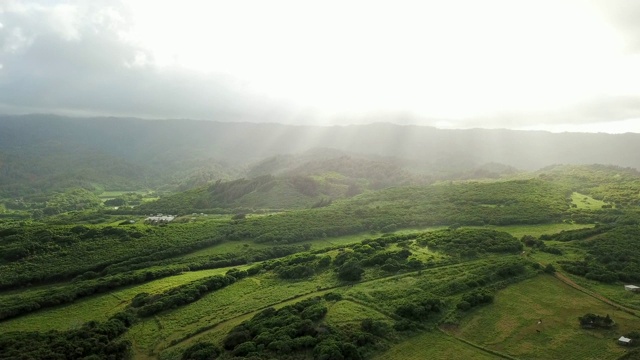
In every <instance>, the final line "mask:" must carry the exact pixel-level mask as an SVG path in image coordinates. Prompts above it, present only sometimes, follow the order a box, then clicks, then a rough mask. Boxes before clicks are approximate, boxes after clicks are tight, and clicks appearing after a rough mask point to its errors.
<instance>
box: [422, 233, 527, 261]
mask: <svg viewBox="0 0 640 360" xmlns="http://www.w3.org/2000/svg"><path fill="white" fill-rule="evenodd" d="M417 241H418V243H419V244H420V245H422V246H428V247H429V248H431V249H433V250H439V251H442V252H445V253H448V254H459V255H462V256H477V255H479V254H483V253H518V252H520V251H522V243H521V242H519V241H518V239H516V238H515V237H513V236H511V235H510V234H508V233H505V232H502V231H496V230H492V229H456V230H452V229H448V230H441V231H433V232H426V233H423V234H421V235H420V237H419V238H418V240H417Z"/></svg>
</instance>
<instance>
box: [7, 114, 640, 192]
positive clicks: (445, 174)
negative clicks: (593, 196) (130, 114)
mask: <svg viewBox="0 0 640 360" xmlns="http://www.w3.org/2000/svg"><path fill="white" fill-rule="evenodd" d="M317 148H323V149H333V150H328V152H329V154H333V155H327V156H317V155H314V156H311V155H309V154H308V153H307V154H305V152H307V151H309V150H310V149H317ZM334 151H337V152H339V153H341V154H342V155H343V156H348V157H350V158H351V159H354V158H356V157H360V158H364V159H366V160H369V161H372V162H373V163H370V165H367V167H369V168H370V169H371V168H375V167H378V169H377V171H378V173H385V174H386V176H387V177H388V178H387V179H384V178H382V179H380V184H377V185H376V184H373V187H374V188H376V187H383V186H387V185H389V184H393V185H396V184H399V183H400V184H402V183H403V181H404V180H405V178H407V177H408V176H407V174H408V173H413V174H421V176H423V177H426V179H427V180H433V179H451V178H472V177H477V176H482V177H495V176H496V174H498V175H499V174H500V173H502V172H513V170H514V169H513V168H517V169H523V170H536V169H538V168H542V167H545V166H550V165H552V164H559V163H563V164H592V163H600V164H608V165H617V166H622V167H633V168H636V169H637V168H640V159H639V158H638V157H637V156H635V154H637V153H638V152H639V151H640V135H638V134H621V135H609V134H577V133H563V134H552V133H547V132H539V131H537V132H533V131H510V130H479V129H473V130H439V129H435V128H430V127H421V126H399V125H391V124H371V125H351V126H334V127H314V126H287V125H279V124H252V123H222V122H214V121H211V122H208V121H191V120H153V121H151V120H140V119H130V118H68V117H59V116H51V115H25V116H0V194H4V196H22V195H25V194H29V193H33V192H42V191H52V190H61V189H64V188H68V187H72V186H82V187H85V188H106V189H112V190H131V189H143V188H154V189H158V188H162V189H165V190H169V191H175V190H186V189H189V188H192V187H194V186H200V185H205V184H209V183H211V182H214V181H216V180H219V179H221V180H233V179H238V178H241V177H246V178H253V177H254V176H258V175H265V174H271V175H277V174H280V173H282V174H285V173H289V174H302V175H311V174H312V173H314V172H316V173H317V171H316V170H317V169H316V168H317V167H321V168H331V167H334V168H339V169H341V171H338V172H339V173H341V174H344V171H346V170H353V171H356V172H357V171H360V170H363V167H362V162H361V161H360V160H359V162H360V164H357V166H352V164H350V163H349V161H350V160H346V161H343V163H342V164H340V163H338V160H336V159H337V158H339V157H337V156H335V155H337V153H332V152H334ZM300 154H304V155H302V157H298V158H295V156H299V155H300ZM289 156H294V158H290V157H289ZM305 157H306V160H305ZM323 162H324V163H323ZM331 162H333V164H331ZM491 163H494V164H502V165H499V166H500V167H502V169H499V168H497V167H495V166H494V167H492V168H487V165H486V164H491ZM473 169H479V170H473ZM367 171H368V170H367ZM496 171H497V172H496ZM346 175H348V176H350V175H349V174H346ZM353 175H355V177H361V176H360V175H358V174H353ZM378 178H380V176H378Z"/></svg>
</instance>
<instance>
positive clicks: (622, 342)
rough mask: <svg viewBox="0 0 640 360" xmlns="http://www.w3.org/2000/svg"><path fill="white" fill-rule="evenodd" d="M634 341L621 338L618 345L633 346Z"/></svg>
mask: <svg viewBox="0 0 640 360" xmlns="http://www.w3.org/2000/svg"><path fill="white" fill-rule="evenodd" d="M632 341H633V340H631V339H629V338H628V337H624V336H620V339H618V344H620V345H631V342H632Z"/></svg>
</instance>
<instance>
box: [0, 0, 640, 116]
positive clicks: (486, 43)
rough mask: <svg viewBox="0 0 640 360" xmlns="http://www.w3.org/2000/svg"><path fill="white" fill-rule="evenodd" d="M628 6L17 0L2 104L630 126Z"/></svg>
mask: <svg viewBox="0 0 640 360" xmlns="http://www.w3.org/2000/svg"><path fill="white" fill-rule="evenodd" d="M622 3H624V4H625V9H626V10H620V9H618V8H617V7H616V5H611V3H610V2H605V1H604V0H594V1H591V2H583V1H577V0H563V1H551V0H539V1H524V2H513V1H509V0H487V1H483V2H477V1H474V0H452V1H447V2H443V1H438V2H436V1H396V2H382V1H349V2H339V1H323V2H299V1H284V0H274V1H269V2H264V1H256V0H239V1H234V2H227V1H208V0H207V1H204V0H201V1H198V0H187V1H184V2H180V3H176V2H157V1H144V0H131V1H126V2H125V1H115V2H114V1H107V0H104V1H92V2H84V1H79V0H66V1H62V0H61V1H44V0H43V1H15V0H8V1H7V2H3V3H2V4H0V23H1V24H2V25H3V26H4V27H1V28H0V29H1V31H0V43H3V44H4V46H3V47H2V50H1V51H2V54H0V55H2V56H3V64H4V65H6V68H7V69H11V72H9V71H5V72H4V75H3V76H4V77H3V78H0V90H3V89H4V90H3V91H0V101H1V102H4V103H5V106H10V107H19V106H20V105H22V106H24V107H25V108H27V107H29V108H32V107H40V108H47V107H51V108H65V109H71V108H76V109H77V110H78V111H92V110H93V111H96V112H98V111H99V112H102V113H104V112H108V111H109V110H110V109H111V110H112V111H113V112H114V113H127V112H128V113H130V114H132V115H136V114H148V115H150V116H156V117H169V116H176V117H199V118H214V117H215V116H217V115H219V114H221V113H225V114H237V113H244V114H253V116H255V117H254V121H259V120H261V118H260V116H264V117H268V118H269V119H270V120H271V119H273V118H274V116H275V115H273V114H277V116H276V117H277V118H278V119H292V120H290V121H300V119H312V118H313V121H323V122H325V123H330V122H331V121H332V120H330V119H328V117H332V116H335V117H336V118H349V117H350V116H354V117H362V116H367V114H376V113H380V114H394V113H402V114H412V116H413V117H412V118H414V119H425V120H422V121H425V122H426V121H428V122H430V123H438V124H445V125H447V126H451V127H456V126H458V127H513V128H524V127H527V126H534V127H535V126H543V127H544V126H549V127H551V126H555V125H554V124H556V125H557V124H566V125H567V126H573V125H572V124H581V123H591V124H595V123H604V122H607V121H627V120H629V119H636V118H638V116H640V115H639V113H640V111H639V109H640V107H639V104H640V100H639V99H640V66H638V65H640V64H639V63H640V55H639V54H638V53H636V52H634V51H631V50H630V49H633V48H634V46H635V45H634V44H635V43H636V42H638V44H640V32H638V31H637V30H638V29H640V28H638V26H637V25H636V24H637V22H636V21H635V19H636V18H637V17H633V16H630V15H628V14H629V13H631V14H640V6H635V5H633V4H634V3H633V2H630V1H626V0H625V1H622V2H621V4H622ZM638 49H640V47H638ZM9 73H11V76H8V75H7V74H9ZM18 82H20V83H18ZM12 88H19V89H20V91H11V89H12ZM54 89H55V90H54ZM61 89H62V90H63V91H61ZM274 109H277V110H274ZM285 109H289V110H285ZM304 113H307V114H309V116H304V115H299V114H304ZM214 114H216V115H215V116H214ZM266 114H270V115H266ZM287 114H288V115H287ZM291 114H296V115H295V116H294V115H291ZM311 114H313V116H312V115H311ZM247 116H248V115H247ZM229 118H230V119H232V118H233V117H232V116H230V117H229ZM293 119H295V120H293ZM307 121H311V120H307Z"/></svg>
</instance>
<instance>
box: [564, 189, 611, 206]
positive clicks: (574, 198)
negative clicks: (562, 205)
mask: <svg viewBox="0 0 640 360" xmlns="http://www.w3.org/2000/svg"><path fill="white" fill-rule="evenodd" d="M571 203H572V204H574V205H576V206H577V208H578V209H579V210H598V209H602V205H607V203H606V202H604V201H601V200H596V199H594V198H592V197H591V196H589V195H585V194H580V193H577V192H574V193H573V194H571Z"/></svg>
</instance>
